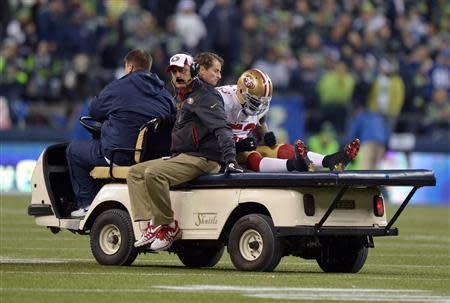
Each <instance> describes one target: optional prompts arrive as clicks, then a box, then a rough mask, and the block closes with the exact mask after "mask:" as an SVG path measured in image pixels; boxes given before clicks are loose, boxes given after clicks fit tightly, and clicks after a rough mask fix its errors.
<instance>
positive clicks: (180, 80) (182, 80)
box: [175, 78, 186, 84]
mask: <svg viewBox="0 0 450 303" xmlns="http://www.w3.org/2000/svg"><path fill="white" fill-rule="evenodd" d="M175 82H176V83H179V84H184V83H186V81H185V80H184V79H181V78H176V79H175Z"/></svg>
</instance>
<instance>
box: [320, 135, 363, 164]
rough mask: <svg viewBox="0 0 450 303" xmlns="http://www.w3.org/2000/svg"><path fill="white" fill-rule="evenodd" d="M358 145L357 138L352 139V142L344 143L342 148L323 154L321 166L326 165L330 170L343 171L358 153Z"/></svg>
mask: <svg viewBox="0 0 450 303" xmlns="http://www.w3.org/2000/svg"><path fill="white" fill-rule="evenodd" d="M360 145H361V142H360V141H359V139H357V138H356V139H353V140H352V142H350V143H348V144H347V145H345V147H344V149H343V150H341V151H338V152H337V153H334V154H331V155H327V156H325V157H324V158H323V161H322V164H323V167H327V168H329V169H330V170H332V171H343V170H344V169H345V167H346V166H347V165H348V164H349V163H350V162H351V161H352V160H353V159H355V158H356V156H357V155H358V151H359V146H360Z"/></svg>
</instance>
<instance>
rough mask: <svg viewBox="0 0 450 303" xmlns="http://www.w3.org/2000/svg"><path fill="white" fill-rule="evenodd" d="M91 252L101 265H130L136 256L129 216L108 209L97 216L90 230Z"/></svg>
mask: <svg viewBox="0 0 450 303" xmlns="http://www.w3.org/2000/svg"><path fill="white" fill-rule="evenodd" d="M91 251H92V254H93V255H94V257H95V259H96V260H97V262H98V263H100V264H102V265H131V264H132V263H133V261H134V260H135V259H136V257H137V255H138V251H137V249H136V248H135V247H134V232H133V224H132V222H131V219H130V215H129V214H128V213H127V212H126V211H124V210H121V209H110V210H107V211H105V212H104V213H102V214H101V215H99V216H98V217H97V218H96V219H95V221H94V224H93V225H92V228H91Z"/></svg>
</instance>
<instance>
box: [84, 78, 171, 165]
mask: <svg viewBox="0 0 450 303" xmlns="http://www.w3.org/2000/svg"><path fill="white" fill-rule="evenodd" d="M89 112H90V115H91V116H92V117H93V118H94V119H96V120H98V121H100V122H103V123H102V130H101V145H102V152H103V154H104V155H105V156H106V157H107V158H109V159H111V151H112V149H113V148H117V147H121V148H134V147H135V145H136V140H137V136H138V134H139V128H140V127H141V125H143V124H144V123H145V122H147V121H149V120H151V119H153V118H156V117H164V116H167V115H170V114H173V113H175V112H176V109H175V105H174V101H173V99H172V97H171V96H170V94H169V92H168V91H167V90H166V89H165V88H164V82H162V81H161V80H160V79H159V78H158V76H157V75H156V74H153V73H150V72H146V71H142V70H141V71H135V72H132V73H130V74H128V75H125V76H123V77H122V78H120V79H117V80H114V81H113V82H111V83H110V84H108V85H107V86H106V87H105V88H104V89H103V90H102V91H101V92H100V95H99V96H97V97H96V98H95V99H94V100H93V101H92V102H91V104H90V105H89ZM117 155H118V154H117ZM116 159H117V161H116ZM132 159H133V153H128V155H126V156H125V157H124V156H123V154H122V156H121V157H120V158H116V155H115V156H114V162H115V163H117V164H121V165H129V164H132V163H133V160H132Z"/></svg>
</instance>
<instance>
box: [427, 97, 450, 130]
mask: <svg viewBox="0 0 450 303" xmlns="http://www.w3.org/2000/svg"><path fill="white" fill-rule="evenodd" d="M424 126H425V128H426V130H427V133H428V134H435V135H439V134H446V136H450V99H449V94H448V92H447V91H446V90H445V89H438V90H436V91H434V93H433V101H432V102H431V103H430V104H429V105H428V106H427V109H426V116H425V121H424Z"/></svg>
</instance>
